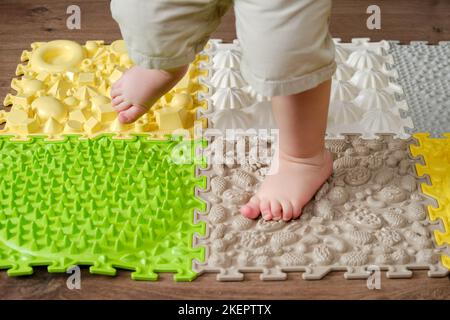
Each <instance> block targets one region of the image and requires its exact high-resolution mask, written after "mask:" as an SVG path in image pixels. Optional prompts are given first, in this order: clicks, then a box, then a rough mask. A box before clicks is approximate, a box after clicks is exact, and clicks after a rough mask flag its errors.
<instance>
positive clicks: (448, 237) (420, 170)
mask: <svg viewBox="0 0 450 320" xmlns="http://www.w3.org/2000/svg"><path fill="white" fill-rule="evenodd" d="M443 136H445V137H446V138H445V139H438V138H431V137H430V136H429V135H428V134H415V135H414V138H415V139H417V141H418V145H411V146H410V148H411V154H412V155H413V156H415V157H420V158H421V160H422V164H420V163H417V164H416V171H417V175H419V176H427V177H428V178H429V181H428V182H429V184H427V183H423V184H422V191H423V192H424V193H425V194H427V195H429V196H431V197H432V198H434V199H436V201H437V203H438V206H437V207H435V206H429V207H428V212H429V215H430V219H431V221H436V220H441V221H442V223H443V225H444V229H443V230H436V231H435V232H434V235H435V238H436V243H437V244H438V245H447V246H448V247H449V248H450V133H445V134H443ZM447 254H450V251H449V252H447ZM442 263H443V264H444V265H445V266H446V267H447V268H449V269H450V256H449V255H443V256H442Z"/></svg>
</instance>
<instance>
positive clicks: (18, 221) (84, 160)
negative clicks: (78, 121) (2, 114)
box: [0, 136, 206, 281]
mask: <svg viewBox="0 0 450 320" xmlns="http://www.w3.org/2000/svg"><path fill="white" fill-rule="evenodd" d="M197 146H198V143H192V142H189V141H176V140H165V141H156V140H149V139H148V138H147V137H146V136H134V137H133V139H130V140H115V139H113V138H112V137H111V136H101V137H98V138H96V139H93V140H82V139H80V138H79V137H75V136H72V137H66V140H65V141H58V142H50V141H45V138H44V137H35V138H32V139H30V140H29V141H25V142H23V141H11V139H10V137H8V136H0V177H1V178H0V269H8V275H10V276H18V275H28V274H32V273H33V266H48V271H49V272H65V271H66V270H67V269H68V268H70V267H71V266H73V265H89V266H91V267H90V272H91V273H97V274H104V275H115V273H116V268H121V269H126V270H132V271H133V273H132V275H131V276H132V278H133V279H135V280H156V279H157V273H158V272H174V273H176V274H175V275H174V278H175V280H177V281H188V280H193V279H194V278H195V277H196V273H195V272H194V271H193V270H192V260H193V259H196V260H199V261H203V260H204V248H192V240H193V235H194V233H199V234H201V235H203V234H204V231H205V225H204V224H201V223H199V224H195V223H194V210H195V209H198V210H199V211H204V209H205V205H204V203H203V202H201V201H200V200H198V199H197V198H196V197H195V188H196V187H199V188H204V187H205V186H206V181H205V180H204V179H200V178H198V177H196V175H195V171H196V167H197V166H198V165H204V160H203V159H202V160H198V159H197V160H196V159H195V157H194V155H195V148H196V147H197ZM180 150H182V151H183V152H181V151H180ZM174 156H175V158H174ZM172 159H175V160H176V162H174V161H173V160H172ZM180 159H182V160H184V161H180ZM189 160H192V161H189Z"/></svg>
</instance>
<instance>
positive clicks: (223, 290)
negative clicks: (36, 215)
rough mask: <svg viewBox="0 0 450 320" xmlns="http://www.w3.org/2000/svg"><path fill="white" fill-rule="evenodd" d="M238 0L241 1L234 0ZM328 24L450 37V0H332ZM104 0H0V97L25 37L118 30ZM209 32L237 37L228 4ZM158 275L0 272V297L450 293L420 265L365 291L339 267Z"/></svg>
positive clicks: (93, 35)
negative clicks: (227, 277)
mask: <svg viewBox="0 0 450 320" xmlns="http://www.w3.org/2000/svg"><path fill="white" fill-rule="evenodd" d="M237 1H239V0H237ZM74 3H76V4H78V5H79V6H80V7H81V11H82V16H81V19H82V26H81V30H68V29H67V28H66V18H67V15H66V8H67V7H68V6H69V5H71V4H74ZM333 3H334V8H333V15H332V23H331V32H332V33H333V36H335V37H340V38H342V39H343V40H344V41H349V40H350V39H351V38H353V37H370V38H372V39H373V40H381V39H388V40H399V41H402V42H409V41H411V40H427V41H429V42H430V43H436V42H438V41H444V40H447V41H448V40H450V19H449V16H448V14H449V12H450V1H448V0H441V1H439V0H396V1H392V0H378V1H372V0H334V1H333ZM373 3H376V4H378V5H379V6H380V7H381V10H382V29H381V30H379V31H370V30H367V29H366V27H365V25H366V19H367V14H366V13H365V11H366V8H367V6H368V5H370V4H373ZM108 6H109V1H104V0H101V1H100V0H96V1H92V0H77V1H71V0H70V1H67V0H47V1H36V0H19V1H18V0H2V1H1V2H0V97H1V98H3V97H4V96H5V95H6V93H8V92H9V91H10V89H9V86H10V82H11V78H13V77H14V71H15V69H16V66H17V64H18V63H19V62H20V61H19V57H20V54H21V52H22V50H24V49H28V48H29V45H30V43H31V42H34V41H48V40H52V39H61V38H62V39H73V40H76V41H80V42H84V41H86V40H93V39H101V40H105V41H106V42H111V41H113V40H115V39H118V38H120V32H119V29H118V27H117V25H116V24H115V22H114V21H113V19H112V18H111V16H110V12H109V7H108ZM213 37H215V38H222V39H224V40H225V41H230V40H232V39H234V38H235V37H236V35H235V30H234V17H233V14H232V11H230V12H229V13H228V14H227V15H226V16H225V18H224V19H223V22H222V24H221V26H220V27H219V29H218V30H217V31H216V32H215V33H214V34H213ZM161 278H162V279H161V281H158V282H154V283H150V282H135V281H132V280H130V274H129V272H120V273H119V276H117V277H114V278H109V277H102V276H93V275H89V274H88V272H83V275H82V288H81V290H74V291H71V290H69V289H67V287H66V279H67V275H65V274H56V275H55V274H52V275H50V274H48V273H47V272H46V271H44V270H42V269H40V270H38V271H37V272H36V274H35V275H33V276H31V277H25V278H9V277H7V276H6V272H3V271H2V272H0V298H4V299H7V298H10V299H22V298H33V299H73V298H76V299H98V298H106V299H114V298H117V299H125V298H134V299H147V298H151V299H153V298H160V299H171V298H179V299H183V298H185V299H186V298H187V299H202V298H210V299H218V298H222V299H261V298H263V299H300V298H303V299H347V298H349V299H350V298H351V299H372V298H377V299H393V298H395V299H397V298H398V299H429V298H432V299H449V298H450V281H449V279H448V278H441V279H429V278H428V277H427V276H426V272H423V271H420V272H416V273H415V274H414V278H413V279H407V280H388V279H384V278H383V280H382V284H381V285H382V289H381V290H368V289H367V287H366V283H365V281H363V280H351V281H350V280H344V278H343V275H342V273H332V274H330V275H328V276H327V277H326V278H325V279H324V280H321V281H304V280H302V279H301V278H300V274H298V273H296V274H290V275H289V279H288V280H287V281H285V282H261V281H259V279H258V275H256V274H253V275H249V276H248V279H249V280H248V281H244V282H235V283H220V282H216V281H215V275H211V274H210V275H203V276H201V277H199V278H198V279H197V280H196V281H194V282H192V283H174V282H173V281H172V277H171V276H169V275H162V277H161Z"/></svg>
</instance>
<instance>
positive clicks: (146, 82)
mask: <svg viewBox="0 0 450 320" xmlns="http://www.w3.org/2000/svg"><path fill="white" fill-rule="evenodd" d="M186 70H187V67H182V68H179V69H176V70H175V71H170V72H169V71H165V70H153V69H145V68H143V67H140V66H134V67H132V68H130V69H129V70H128V71H126V72H125V73H124V74H123V75H122V77H121V78H120V79H119V80H118V81H117V82H116V83H114V85H113V86H112V88H111V98H112V106H113V107H114V109H115V110H116V111H117V112H118V114H119V121H120V122H122V123H131V122H134V121H136V120H137V119H139V118H140V117H141V116H142V115H143V114H144V113H146V112H147V111H148V109H149V108H150V107H151V106H152V105H153V104H154V103H155V102H156V101H157V100H158V99H159V98H161V97H162V96H163V95H164V94H165V93H166V92H167V91H169V90H170V89H171V88H172V87H173V86H174V85H175V84H176V83H177V82H178V81H179V80H181V78H182V77H183V75H184V74H185V73H186Z"/></svg>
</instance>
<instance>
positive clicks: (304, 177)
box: [241, 150, 333, 221]
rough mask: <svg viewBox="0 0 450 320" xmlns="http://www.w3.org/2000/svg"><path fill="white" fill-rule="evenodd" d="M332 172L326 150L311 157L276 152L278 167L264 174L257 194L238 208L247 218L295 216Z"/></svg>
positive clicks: (277, 218)
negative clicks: (272, 172) (278, 154)
mask: <svg viewBox="0 0 450 320" xmlns="http://www.w3.org/2000/svg"><path fill="white" fill-rule="evenodd" d="M273 165H275V164H273ZM273 165H272V166H273ZM272 169H273V168H272ZM332 171H333V159H332V155H331V154H330V153H329V152H328V151H327V150H323V151H321V152H320V153H319V154H318V155H316V156H314V157H312V158H294V157H290V156H288V155H283V154H280V156H279V161H278V170H277V171H275V172H274V173H275V174H272V175H267V176H266V178H265V180H264V182H263V183H262V185H261V187H260V188H259V190H258V192H257V194H256V195H255V196H253V197H252V198H251V199H250V201H249V202H248V203H247V204H246V205H244V206H243V207H242V208H241V213H242V214H243V215H244V216H245V217H247V218H250V219H255V218H257V217H258V216H259V215H260V214H262V216H263V218H264V219H265V220H272V219H273V220H280V219H283V220H285V221H288V220H291V219H296V218H298V217H300V215H301V212H302V209H303V206H304V205H305V204H306V203H308V201H309V200H311V198H312V197H313V196H314V194H315V193H316V192H317V190H318V189H319V188H320V187H321V186H322V184H323V183H324V182H325V181H326V180H327V179H328V177H329V176H330V175H331V173H332Z"/></svg>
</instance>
